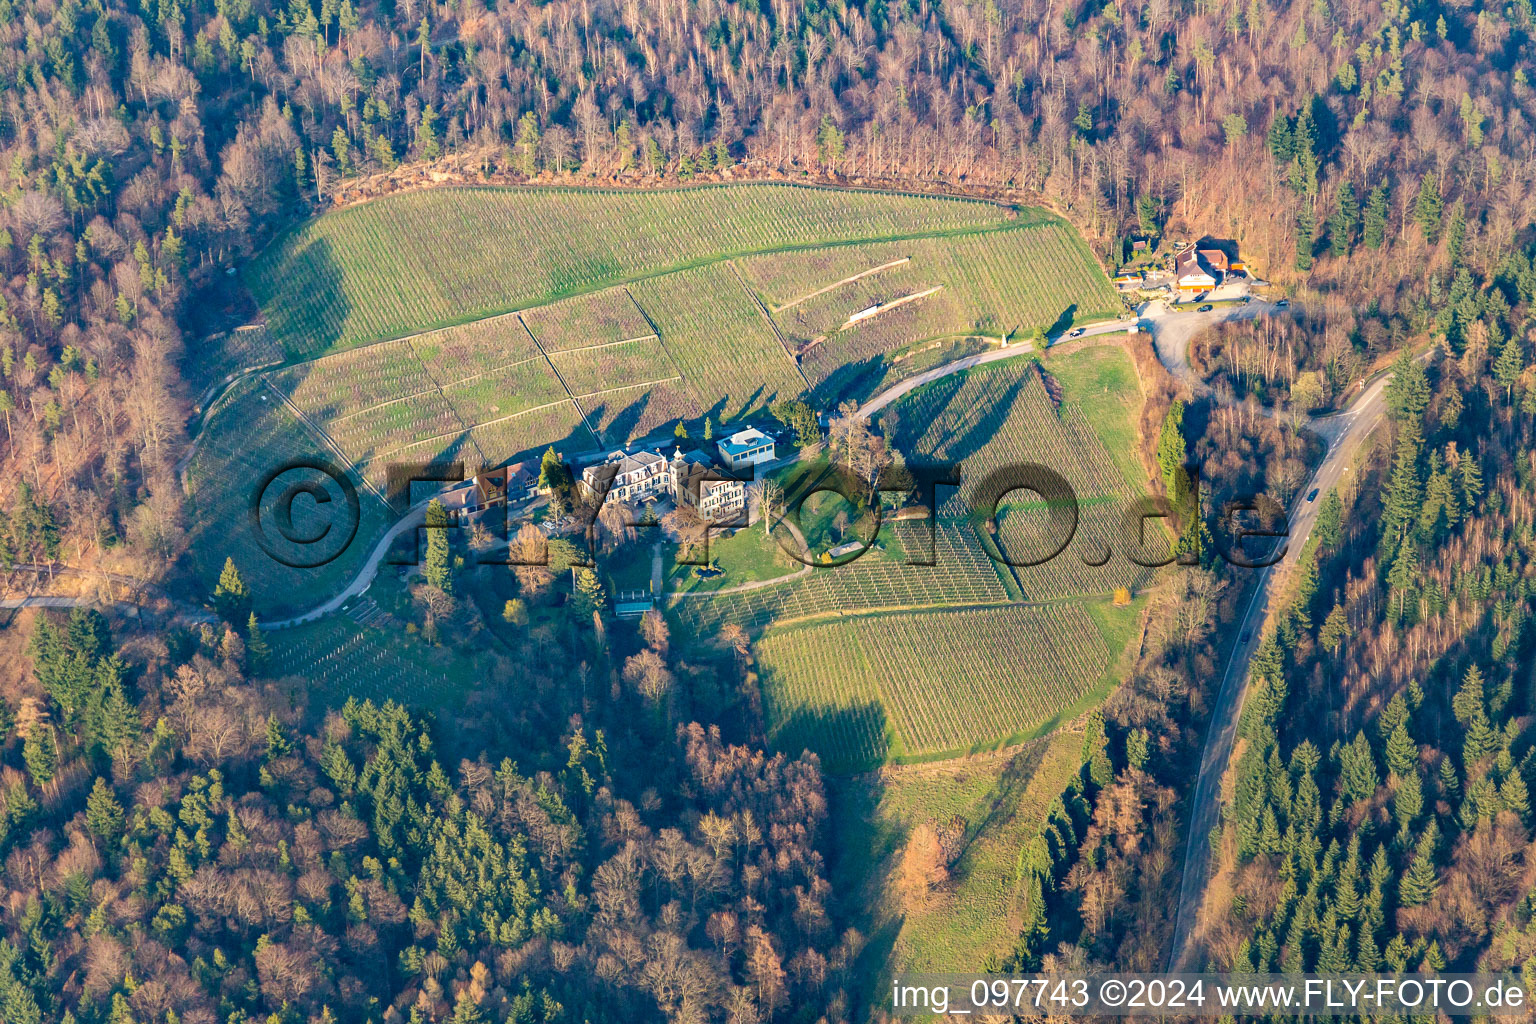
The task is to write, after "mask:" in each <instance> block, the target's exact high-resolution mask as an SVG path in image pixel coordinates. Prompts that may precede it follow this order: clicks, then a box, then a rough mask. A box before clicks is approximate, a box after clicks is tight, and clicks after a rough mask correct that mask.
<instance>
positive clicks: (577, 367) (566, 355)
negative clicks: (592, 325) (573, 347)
mask: <svg viewBox="0 0 1536 1024" xmlns="http://www.w3.org/2000/svg"><path fill="white" fill-rule="evenodd" d="M549 361H550V362H551V363H553V364H554V365H555V369H556V370H559V371H560V377H561V379H562V380H564V381H565V386H566V387H568V388H570V391H571V394H573V395H575V396H576V397H577V398H581V397H582V396H584V395H594V394H597V393H598V392H600V391H609V390H612V389H613V388H616V387H619V386H621V385H622V384H624V383H625V382H628V381H634V382H635V383H636V384H650V383H655V382H657V381H664V380H680V379H681V377H682V374H681V373H679V372H678V368H677V366H676V365H675V364H674V363H673V362H672V359H671V357H670V356H668V355H667V350H666V348H665V347H664V346H663V345H662V343H661V340H660V339H659V338H655V337H650V338H640V339H638V340H635V341H624V342H617V343H614V344H611V345H604V346H603V347H602V348H587V349H581V350H579V351H576V352H556V353H554V354H552V355H551V356H550V357H549Z"/></svg>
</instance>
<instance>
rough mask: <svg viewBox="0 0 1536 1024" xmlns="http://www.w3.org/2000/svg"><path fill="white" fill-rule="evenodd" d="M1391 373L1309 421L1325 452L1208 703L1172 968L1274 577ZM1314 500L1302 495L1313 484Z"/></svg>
mask: <svg viewBox="0 0 1536 1024" xmlns="http://www.w3.org/2000/svg"><path fill="white" fill-rule="evenodd" d="M1391 376H1392V375H1391V374H1390V373H1388V374H1383V375H1382V376H1381V377H1379V378H1377V379H1376V380H1375V381H1373V382H1372V383H1370V384H1369V385H1368V386H1367V387H1366V388H1365V390H1364V391H1363V392H1362V393H1361V394H1360V395H1359V396H1358V397H1357V398H1356V399H1355V400H1354V401H1353V402H1352V403H1351V404H1350V406H1349V408H1348V409H1346V410H1345V411H1343V412H1340V413H1336V414H1334V415H1332V416H1328V417H1324V418H1320V419H1317V420H1314V421H1313V424H1312V425H1313V428H1314V429H1315V430H1317V432H1318V433H1319V434H1321V435H1322V436H1323V439H1324V440H1325V441H1326V442H1327V443H1328V453H1327V455H1326V456H1325V457H1324V458H1323V462H1322V464H1321V465H1320V466H1318V467H1317V471H1316V472H1315V473H1313V474H1312V479H1311V480H1309V481H1308V482H1307V484H1306V486H1305V487H1304V488H1303V489H1302V491H1301V493H1300V495H1299V496H1298V498H1297V504H1296V507H1295V508H1293V509H1292V510H1291V515H1290V520H1289V522H1290V539H1289V540H1288V542H1287V545H1286V550H1285V556H1284V558H1282V559H1281V561H1280V562H1279V563H1278V564H1276V565H1274V566H1271V567H1269V568H1267V569H1259V570H1254V571H1256V572H1258V573H1259V574H1260V575H1259V579H1258V583H1257V584H1256V586H1255V588H1254V593H1253V597H1252V598H1251V599H1250V600H1249V602H1248V607H1247V609H1245V611H1244V612H1243V617H1242V618H1241V619H1240V620H1239V621H1238V624H1237V633H1238V636H1239V637H1242V636H1244V635H1246V636H1247V637H1248V641H1247V643H1241V642H1239V643H1238V644H1237V645H1235V646H1234V647H1233V648H1232V652H1231V654H1230V655H1229V656H1228V658H1227V667H1226V671H1225V672H1224V673H1223V674H1222V677H1221V686H1220V688H1219V689H1218V691H1217V695H1216V703H1215V705H1214V706H1213V707H1212V709H1211V722H1210V727H1209V730H1208V732H1207V733H1206V739H1205V751H1204V753H1203V754H1202V755H1201V758H1200V774H1199V777H1198V778H1197V779H1196V780H1195V789H1194V796H1193V799H1192V802H1191V804H1190V814H1189V831H1188V833H1187V835H1186V838H1185V849H1184V880H1183V884H1182V886H1181V887H1180V890H1179V906H1178V916H1177V920H1176V921H1175V925H1174V938H1173V949H1172V951H1171V953H1170V954H1169V960H1168V966H1169V970H1178V969H1181V968H1191V967H1193V966H1194V965H1193V964H1192V963H1191V961H1192V960H1193V957H1194V954H1195V948H1194V945H1193V944H1192V943H1191V937H1192V931H1193V929H1194V925H1195V920H1196V918H1197V917H1198V915H1199V911H1200V906H1201V904H1202V903H1203V902H1204V897H1205V884H1206V881H1207V878H1208V874H1209V865H1208V863H1207V862H1208V861H1209V859H1210V849H1211V847H1210V831H1211V829H1212V828H1214V827H1215V826H1216V823H1217V820H1218V819H1219V816H1220V811H1221V777H1222V775H1223V774H1224V773H1225V772H1226V770H1227V763H1228V761H1230V760H1231V757H1232V747H1233V743H1234V742H1235V740H1236V739H1237V723H1238V719H1239V716H1240V715H1241V714H1242V709H1243V698H1244V697H1245V696H1246V695H1247V692H1248V663H1249V662H1250V661H1251V660H1252V658H1253V653H1254V651H1255V650H1256V649H1257V647H1258V644H1259V640H1260V637H1261V636H1262V634H1263V630H1264V626H1265V622H1266V621H1267V618H1268V615H1269V611H1270V607H1269V605H1270V598H1271V596H1272V588H1273V585H1274V584H1275V582H1276V581H1277V580H1284V579H1285V577H1286V573H1287V572H1288V571H1289V570H1290V569H1291V567H1292V566H1294V565H1295V564H1296V562H1297V560H1298V559H1299V558H1300V556H1301V551H1302V547H1303V546H1304V545H1305V544H1306V542H1307V538H1309V537H1310V536H1311V535H1312V527H1313V525H1314V524H1315V523H1316V521H1317V515H1318V511H1319V509H1321V508H1322V500H1323V497H1324V496H1325V495H1327V493H1328V491H1329V490H1330V489H1332V488H1334V487H1336V486H1338V484H1339V482H1340V481H1342V480H1344V479H1345V477H1346V476H1348V475H1349V474H1350V473H1351V472H1353V469H1352V466H1351V463H1352V462H1353V460H1354V457H1355V455H1356V453H1357V452H1358V451H1359V449H1360V446H1361V444H1362V443H1363V442H1364V441H1365V439H1366V438H1367V437H1369V436H1370V435H1371V433H1372V432H1373V431H1375V429H1376V428H1377V427H1378V426H1380V425H1381V423H1382V420H1383V419H1384V418H1385V416H1386V402H1385V401H1384V395H1385V391H1386V386H1387V383H1388V381H1390V380H1391ZM1314 489H1315V490H1316V491H1317V500H1315V501H1308V500H1306V498H1307V495H1308V494H1311V493H1312V491H1313V490H1314Z"/></svg>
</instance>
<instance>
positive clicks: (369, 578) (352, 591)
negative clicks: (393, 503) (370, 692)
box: [261, 501, 427, 630]
mask: <svg viewBox="0 0 1536 1024" xmlns="http://www.w3.org/2000/svg"><path fill="white" fill-rule="evenodd" d="M426 518H427V502H425V501H423V502H421V503H420V504H417V505H414V506H412V507H411V509H410V511H408V512H406V514H405V515H404V516H402V517H401V518H400V520H399V521H398V522H397V523H395V525H394V526H391V527H390V528H389V529H388V530H387V531H386V532H385V534H384V536H382V537H380V538H379V539H378V541H377V542H376V543H375V544H374V545H373V550H372V551H370V552H368V560H367V561H365V562H364V563H363V564H362V567H361V568H359V569H358V570H357V575H355V576H353V577H352V582H351V583H348V584H347V585H346V587H345V588H344V589H343V590H342V591H341V592H340V593H339V594H337V595H336V596H335V597H332V598H331V599H330V600H328V601H325V602H323V603H321V604H318V605H316V606H315V607H313V608H311V609H310V610H309V611H307V612H304V613H303V614H302V615H295V616H294V617H293V618H291V619H279V620H276V621H273V622H263V623H262V624H261V628H262V629H263V630H271V629H289V628H291V627H293V626H298V625H302V624H303V623H306V622H313V621H314V620H315V619H318V618H322V617H324V616H326V615H329V614H331V613H332V612H334V611H339V610H340V609H341V606H342V605H344V604H346V603H347V602H348V601H350V600H352V599H353V598H354V597H358V596H360V595H361V594H362V593H363V592H364V591H365V590H367V589H368V588H369V587H370V586H372V585H373V579H374V577H375V576H377V575H378V574H379V564H380V563H381V562H383V561H384V556H385V555H386V554H388V553H389V546H390V545H391V544H393V543H394V542H395V540H396V538H398V537H399V536H400V535H401V534H403V533H405V532H406V531H407V530H414V529H416V527H418V526H421V525H422V524H423V523H424V522H425V521H426Z"/></svg>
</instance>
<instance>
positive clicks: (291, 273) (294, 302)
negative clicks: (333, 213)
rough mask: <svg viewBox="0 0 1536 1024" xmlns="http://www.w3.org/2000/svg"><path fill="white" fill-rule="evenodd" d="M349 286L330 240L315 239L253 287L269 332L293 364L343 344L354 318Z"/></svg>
mask: <svg viewBox="0 0 1536 1024" xmlns="http://www.w3.org/2000/svg"><path fill="white" fill-rule="evenodd" d="M345 281H346V269H345V268H344V267H343V266H342V265H341V264H340V263H339V262H338V261H337V259H336V257H335V254H334V252H333V250H332V248H331V243H330V241H329V240H328V239H325V238H315V239H313V240H311V241H309V242H307V243H305V244H304V245H302V246H301V247H299V248H298V249H296V250H294V251H291V252H290V253H288V254H287V255H286V256H285V257H284V258H283V259H282V260H281V261H279V262H278V263H277V264H276V265H275V266H272V267H270V268H269V270H268V273H267V274H265V275H263V278H262V279H261V280H258V281H255V282H253V284H252V287H251V293H252V294H253V295H254V296H255V298H256V302H257V304H258V305H259V306H260V307H261V311H262V312H263V313H264V314H266V317H267V327H268V330H270V331H271V332H272V336H273V337H274V338H276V339H277V341H278V343H279V344H280V345H282V346H283V351H284V352H285V353H287V355H288V357H289V358H290V359H311V358H314V357H315V356H318V355H322V354H323V353H325V352H326V351H328V350H329V349H330V348H331V347H332V346H333V345H335V344H337V343H338V342H339V341H341V340H342V337H343V335H344V334H345V327H346V323H347V319H348V317H350V316H351V314H352V302H351V300H350V299H349V298H348V297H347V291H346V288H345Z"/></svg>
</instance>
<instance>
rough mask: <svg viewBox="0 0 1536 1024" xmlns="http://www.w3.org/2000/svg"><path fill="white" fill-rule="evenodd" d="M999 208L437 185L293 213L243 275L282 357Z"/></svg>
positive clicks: (792, 192)
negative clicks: (313, 213) (296, 219)
mask: <svg viewBox="0 0 1536 1024" xmlns="http://www.w3.org/2000/svg"><path fill="white" fill-rule="evenodd" d="M1037 216H1038V215H1037ZM1008 217H1009V214H1008V213H1007V212H1006V211H1004V210H1003V209H1002V208H1001V207H998V206H995V205H992V204H989V203H985V202H979V201H972V200H938V199H931V198H921V197H912V196H900V195H888V194H877V193H860V192H850V191H841V190H830V189H808V188H800V187H795V186H791V185H777V184H764V185H746V186H732V187H729V188H693V189H677V190H669V191H650V192H631V191H599V190H595V189H593V190H587V189H570V190H557V189H483V188H441V189H433V190H429V191H424V192H409V193H403V194H400V195H395V196H389V197H386V198H383V199H379V200H376V201H374V202H370V203H364V204H362V205H359V206H355V207H351V208H350V209H346V210H339V211H336V212H334V213H331V214H328V215H326V216H324V217H320V218H318V219H316V220H313V221H310V222H308V223H306V224H304V225H301V226H300V227H298V228H297V229H295V230H293V231H291V232H289V233H288V234H287V235H285V236H284V237H283V238H281V239H280V240H279V241H278V242H277V243H275V244H274V245H272V246H271V247H269V248H268V249H267V250H266V251H265V252H264V253H263V254H262V255H261V256H260V257H259V258H258V259H257V260H256V262H255V264H254V265H253V266H252V267H251V268H250V270H249V271H248V273H247V276H246V281H247V284H248V285H249V287H250V289H251V291H252V293H253V294H254V295H255V297H256V300H257V302H258V303H259V304H260V306H261V307H262V310H263V312H264V313H265V314H266V316H267V320H268V323H269V325H270V327H271V330H272V333H273V336H274V337H275V338H276V339H277V340H278V341H279V342H280V343H281V344H282V345H283V347H284V348H285V349H286V350H287V351H288V352H289V353H290V355H293V356H305V355H315V354H318V353H319V352H322V351H325V350H326V349H328V348H330V347H332V346H342V347H345V346H351V345H356V344H358V343H360V342H365V341H371V340H375V339H378V338H388V337H394V336H399V335H404V334H407V333H410V332H412V331H417V330H421V329H422V328H424V327H430V326H433V325H437V324H444V323H446V322H450V321H454V320H464V319H469V318H473V317H477V316H484V315H487V314H490V313H499V312H505V311H508V310H512V309H517V308H520V307H524V306H532V305H537V304H539V303H544V302H548V301H551V300H553V299H557V298H560V297H561V296H563V295H568V294H570V293H572V292H577V291H585V290H589V289H593V288H596V287H598V286H601V285H603V284H616V283H619V282H620V281H623V280H626V279H630V278H634V277H636V276H639V275H644V274H649V273H656V272H659V271H663V270H666V269H668V268H672V267H679V266H683V265H685V264H688V263H692V262H696V261H699V260H701V259H709V258H722V257H725V256H730V255H738V254H745V253H750V252H759V251H763V250H770V249H777V248H785V247H793V246H813V245H816V244H819V243H824V242H837V241H852V240H856V239H859V238H870V237H880V236H897V235H908V234H913V233H919V232H933V231H953V230H957V229H966V228H984V227H992V226H997V225H1000V224H1002V223H1004V222H1005V221H1006V220H1007V218H1008Z"/></svg>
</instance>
